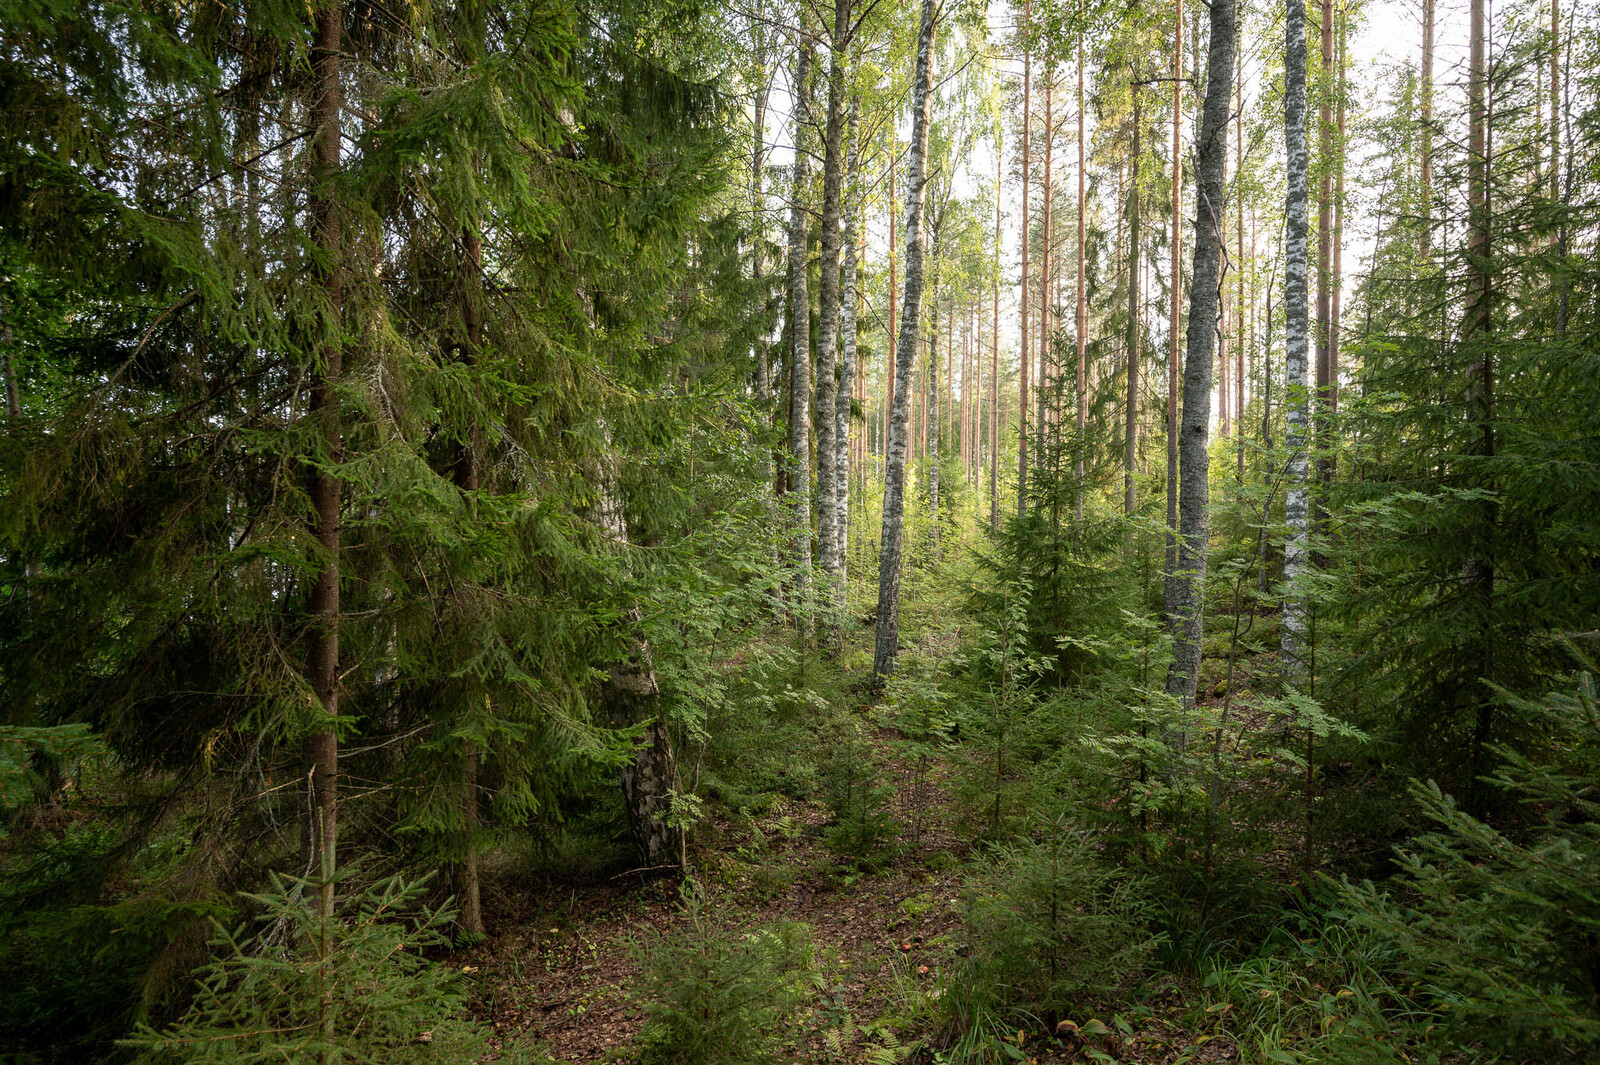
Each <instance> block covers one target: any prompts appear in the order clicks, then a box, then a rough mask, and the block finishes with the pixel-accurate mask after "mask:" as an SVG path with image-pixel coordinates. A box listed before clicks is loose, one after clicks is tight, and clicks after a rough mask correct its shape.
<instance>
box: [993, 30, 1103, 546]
mask: <svg viewBox="0 0 1600 1065" xmlns="http://www.w3.org/2000/svg"><path fill="white" fill-rule="evenodd" d="M1083 155H1084V151H1083V26H1082V25H1081V24H1080V25H1079V27H1078V247H1077V258H1078V300H1077V305H1076V308H1075V314H1074V315H1073V326H1074V328H1075V329H1076V330H1077V333H1078V380H1077V386H1078V391H1077V399H1078V403H1077V406H1078V442H1077V447H1076V449H1075V450H1076V451H1077V457H1076V460H1075V461H1074V462H1073V465H1072V473H1073V476H1074V477H1075V478H1076V479H1077V485H1076V486H1075V488H1074V490H1073V499H1072V517H1073V520H1074V521H1075V523H1076V524H1077V526H1078V527H1079V528H1080V529H1081V528H1082V526H1083V491H1084V484H1083V451H1084V447H1085V446H1086V443H1085V440H1084V433H1085V429H1086V428H1087V426H1088V424H1089V393H1088V385H1089V383H1088V376H1089V359H1088V347H1087V344H1088V331H1089V303H1088V298H1087V294H1086V291H1085V289H1084V230H1085V225H1084V218H1083V199H1084V198H1083V193H1084V187H1083V184H1084V182H1083V178H1084V174H1083ZM996 194H997V195H998V192H997V193H996ZM998 209H999V208H998V206H997V207H996V210H998Z"/></svg>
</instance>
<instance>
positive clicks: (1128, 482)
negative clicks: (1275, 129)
mask: <svg viewBox="0 0 1600 1065" xmlns="http://www.w3.org/2000/svg"><path fill="white" fill-rule="evenodd" d="M1142 121H1143V119H1142V116H1141V115H1140V112H1139V89H1138V86H1134V88H1133V159H1132V167H1131V170H1132V173H1131V174H1130V175H1129V178H1128V381H1127V384H1128V397H1127V402H1126V403H1125V404H1124V405H1123V419H1124V426H1123V437H1122V440H1123V450H1124V454H1123V465H1122V509H1123V512H1124V513H1126V514H1127V515H1128V516H1129V517H1132V516H1133V512H1134V511H1135V510H1136V509H1138V503H1139V499H1138V495H1137V490H1136V489H1135V487H1134V483H1133V471H1134V467H1135V464H1136V463H1137V462H1138V460H1139V318H1140V313H1139V126H1140V124H1141V122H1142Z"/></svg>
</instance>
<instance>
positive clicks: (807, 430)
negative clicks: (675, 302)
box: [789, 35, 812, 641]
mask: <svg viewBox="0 0 1600 1065" xmlns="http://www.w3.org/2000/svg"><path fill="white" fill-rule="evenodd" d="M811 47H812V46H811V42H810V40H809V39H806V38H805V37H804V36H803V35H802V37H801V41H800V44H799V48H798V53H799V54H798V55H797V56H796V58H795V68H794V182H793V185H792V188H791V191H790V201H789V330H790V338H789V505H790V507H791V508H793V509H792V511H791V513H790V518H789V520H790V522H791V526H790V527H791V537H790V550H791V553H792V556H793V557H792V562H793V563H794V597H795V618H796V624H797V625H798V626H799V629H800V638H801V640H802V641H805V640H809V639H810V636H811V298H810V293H809V292H808V291H807V288H806V254H807V249H808V246H809V238H810V232H809V229H808V227H807V224H806V223H807V215H806V203H805V199H806V186H807V184H809V182H810V178H811V168H810V166H809V165H808V160H809V156H808V155H807V154H806V153H807V148H806V143H805V142H806V128H807V127H808V126H809V125H810V122H811V108H810V104H809V100H810V92H809V89H808V88H807V82H808V81H809V80H810V77H811Z"/></svg>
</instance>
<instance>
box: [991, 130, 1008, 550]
mask: <svg viewBox="0 0 1600 1065" xmlns="http://www.w3.org/2000/svg"><path fill="white" fill-rule="evenodd" d="M1002 149H1003V140H1002V137H1001V130H1000V126H999V125H998V123H997V124H996V126H995V137H994V284H993V291H992V298H993V300H994V307H993V310H992V313H991V317H990V320H989V330H990V334H989V527H990V528H991V529H996V530H998V529H999V528H1000V199H1001V196H1000V183H1001V165H1002V159H1003V158H1004V156H1005V152H1004V151H1003V150H1002Z"/></svg>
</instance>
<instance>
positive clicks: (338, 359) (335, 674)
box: [305, 0, 344, 921]
mask: <svg viewBox="0 0 1600 1065" xmlns="http://www.w3.org/2000/svg"><path fill="white" fill-rule="evenodd" d="M315 18H316V24H315V32H316V38H315V43H314V44H313V45H312V50H311V69H312V80H311V101H310V107H309V109H308V110H309V118H310V129H311V174H310V179H311V195H310V209H311V226H312V234H311V235H312V241H313V243H314V244H315V245H316V249H317V258H318V265H317V270H318V272H319V274H320V277H319V279H318V280H319V283H320V285H321V288H322V299H323V307H322V313H323V319H322V321H321V322H320V323H319V329H320V331H321V336H320V338H319V341H318V345H317V350H316V353H315V356H314V360H315V361H314V365H313V366H312V372H311V389H310V392H311V398H310V409H309V412H308V415H307V417H308V419H309V420H310V422H311V424H312V427H313V430H314V439H315V440H316V448H317V452H316V454H315V456H314V458H313V459H312V461H310V462H309V463H308V468H307V470H306V476H307V480H308V482H309V487H310V495H311V509H312V514H313V517H312V527H311V534H312V536H313V538H315V540H316V541H317V546H318V547H319V549H320V552H321V559H320V562H321V569H320V570H319V571H318V572H317V575H316V579H315V581H314V582H313V583H312V586H311V598H310V602H309V604H308V613H309V615H310V617H309V621H310V624H309V625H308V626H307V633H306V660H305V671H306V681H307V682H308V683H309V684H310V685H311V690H312V692H313V693H314V694H315V695H316V698H317V702H318V704H319V706H320V707H321V710H322V714H323V716H324V718H325V719H326V720H325V722H324V723H323V725H322V726H321V727H319V728H317V729H316V730H315V731H313V732H312V733H311V734H310V736H308V737H307V739H306V752H305V758H306V762H307V764H308V766H309V768H310V777H311V802H310V816H309V821H308V823H307V825H306V827H305V850H306V868H307V870H308V871H309V872H310V874H311V875H312V876H313V877H317V878H319V879H320V881H321V899H320V902H321V915H322V918H323V920H325V921H326V920H329V919H331V918H332V916H333V871H334V868H335V866H336V864H337V845H338V838H339V815H338V802H339V739H338V734H337V732H336V731H335V728H334V721H333V719H334V718H337V717H338V716H339V617H340V611H339V554H340V531H341V530H340V513H339V512H340V504H341V485H340V482H339V478H338V476H337V474H335V473H334V472H333V470H334V467H336V466H337V465H338V464H339V462H340V460H341V459H342V457H343V452H344V426H343V423H342V421H341V418H340V411H339V395H338V389H339V381H340V377H341V375H342V372H343V368H344V350H343V339H342V336H341V334H342V332H343V329H344V326H343V322H342V318H343V313H342V312H343V309H344V276H343V264H342V260H343V257H344V233H343V224H342V219H341V217H340V212H339V205H338V203H337V202H336V200H335V199H334V190H333V182H334V180H335V178H336V177H337V175H338V171H339V139H340V137H339V135H340V127H341V112H342V111H343V109H344V93H343V90H342V88H341V86H340V82H339V76H340V61H339V59H340V54H341V48H342V47H343V37H344V11H343V8H342V7H341V6H340V5H339V4H338V3H336V2H332V0H330V2H327V3H325V4H323V5H322V6H321V8H320V9H319V10H318V11H317V13H316V16H315Z"/></svg>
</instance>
